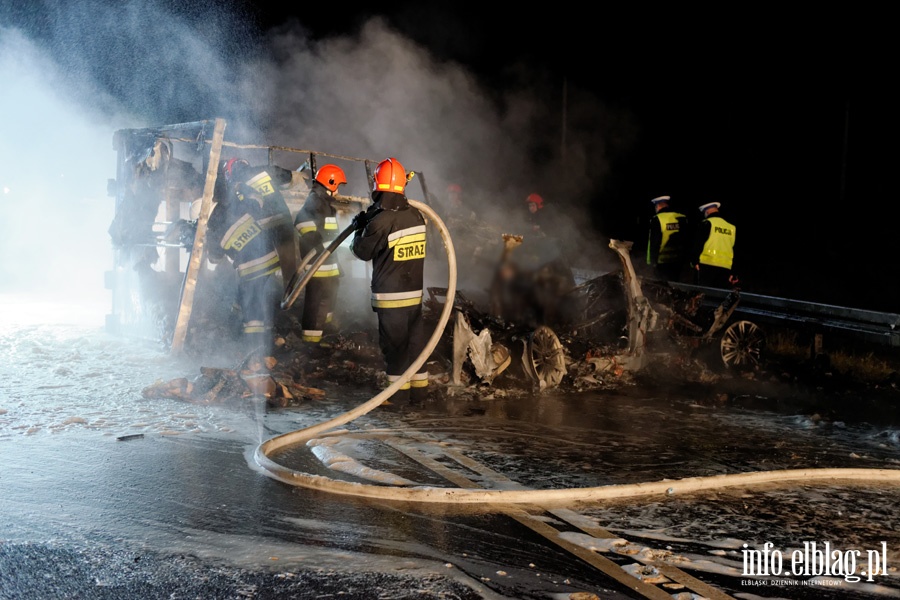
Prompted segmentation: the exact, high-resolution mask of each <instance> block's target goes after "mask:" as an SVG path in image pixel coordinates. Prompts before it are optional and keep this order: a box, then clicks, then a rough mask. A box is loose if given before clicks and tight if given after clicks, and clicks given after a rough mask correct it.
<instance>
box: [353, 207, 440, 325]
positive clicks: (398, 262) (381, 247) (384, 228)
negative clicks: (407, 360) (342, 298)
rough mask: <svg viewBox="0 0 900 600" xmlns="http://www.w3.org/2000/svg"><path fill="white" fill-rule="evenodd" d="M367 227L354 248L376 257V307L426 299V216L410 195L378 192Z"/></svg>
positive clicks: (360, 253)
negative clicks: (423, 296)
mask: <svg viewBox="0 0 900 600" xmlns="http://www.w3.org/2000/svg"><path fill="white" fill-rule="evenodd" d="M374 199H375V204H374V205H373V206H372V207H370V209H369V211H368V212H369V214H370V215H371V217H370V219H369V221H368V223H367V224H366V226H365V228H364V229H362V230H359V231H357V232H356V233H355V234H354V236H353V241H352V242H351V244H350V251H351V252H353V254H354V256H356V257H357V258H359V259H361V260H366V261H368V260H371V261H372V309H373V310H378V309H386V308H404V307H408V306H417V305H419V304H421V302H422V288H423V285H424V267H425V228H426V227H425V218H424V217H423V216H422V213H420V212H419V211H418V210H417V209H415V208H414V207H412V206H410V205H409V202H408V201H407V199H406V196H404V195H403V194H396V193H393V192H379V193H376V194H375V197H374Z"/></svg>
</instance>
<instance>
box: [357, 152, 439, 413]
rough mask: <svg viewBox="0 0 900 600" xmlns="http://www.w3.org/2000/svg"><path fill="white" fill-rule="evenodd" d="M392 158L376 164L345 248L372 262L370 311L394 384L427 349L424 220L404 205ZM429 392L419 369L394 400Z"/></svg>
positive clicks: (401, 174) (402, 180)
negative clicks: (368, 196) (368, 201)
mask: <svg viewBox="0 0 900 600" xmlns="http://www.w3.org/2000/svg"><path fill="white" fill-rule="evenodd" d="M409 177H411V174H410V175H407V173H406V170H405V169H404V168H403V165H402V164H401V163H400V161H399V160H397V159H396V158H388V159H385V160H383V161H381V162H380V163H379V164H378V167H377V168H376V169H375V172H374V181H373V187H372V200H373V204H372V206H371V207H369V210H367V211H366V212H364V213H360V214H359V215H357V216H356V217H355V218H354V220H353V223H354V225H355V226H356V232H355V233H354V236H353V241H352V242H351V244H350V250H351V251H352V252H353V254H354V255H355V256H356V257H357V258H359V259H361V260H365V261H369V260H371V261H372V310H374V311H375V313H376V314H377V315H378V342H379V346H380V348H381V353H382V356H383V357H384V361H385V371H386V373H387V377H388V381H389V382H390V383H393V382H395V381H397V380H398V379H399V378H400V376H401V375H402V374H403V373H404V372H405V371H406V370H407V369H408V368H409V366H410V365H411V364H412V363H413V362H414V361H415V360H416V358H418V357H419V355H420V354H421V353H422V351H423V350H424V349H425V346H426V342H427V339H426V334H425V324H424V321H423V316H422V291H423V286H424V266H425V231H426V225H425V218H424V217H423V216H422V213H421V212H419V211H418V210H417V209H416V208H414V207H413V206H411V205H410V204H409V201H408V200H407V198H406V195H405V190H406V183H407V181H408V178H409ZM427 393H428V373H427V371H425V369H424V368H422V369H421V370H420V371H419V372H418V373H416V374H415V375H413V377H412V378H411V380H410V381H409V382H407V384H406V385H404V386H403V387H402V388H401V389H400V390H398V391H397V393H396V394H394V396H393V398H394V399H395V400H396V401H397V402H398V403H403V402H404V401H407V400H411V401H412V402H413V403H420V402H422V401H423V400H424V399H425V398H426V397H427Z"/></svg>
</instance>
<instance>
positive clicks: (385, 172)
mask: <svg viewBox="0 0 900 600" xmlns="http://www.w3.org/2000/svg"><path fill="white" fill-rule="evenodd" d="M405 189H406V170H405V169H404V168H403V165H401V164H400V161H399V160H397V159H396V158H388V159H386V160H383V161H381V162H380V163H378V166H377V167H375V184H374V186H373V187H372V191H375V192H396V193H398V194H402V193H403V190H405Z"/></svg>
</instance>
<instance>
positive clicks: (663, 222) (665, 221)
mask: <svg viewBox="0 0 900 600" xmlns="http://www.w3.org/2000/svg"><path fill="white" fill-rule="evenodd" d="M686 229H687V217H685V216H684V215H683V214H681V213H679V212H675V211H674V210H672V209H671V208H668V207H666V208H663V209H660V210H659V212H657V213H656V214H655V215H653V218H651V219H650V239H649V240H648V241H647V264H648V265H657V264H660V265H665V264H673V263H677V262H679V261H681V259H682V258H683V256H684V247H685V244H684V236H685V235H686V232H685V230H686Z"/></svg>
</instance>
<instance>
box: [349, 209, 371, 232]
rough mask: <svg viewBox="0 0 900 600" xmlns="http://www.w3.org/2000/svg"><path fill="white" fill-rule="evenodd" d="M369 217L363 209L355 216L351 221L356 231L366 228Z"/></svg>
mask: <svg viewBox="0 0 900 600" xmlns="http://www.w3.org/2000/svg"><path fill="white" fill-rule="evenodd" d="M368 222H369V218H368V216H367V215H366V211H364V210H361V211H359V213H358V214H357V215H356V216H355V217H353V221H351V222H350V224H351V225H353V230H354V231H362V230H363V229H365V228H366V224H368Z"/></svg>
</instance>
